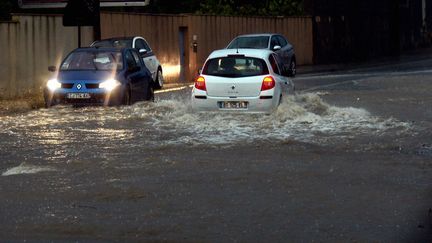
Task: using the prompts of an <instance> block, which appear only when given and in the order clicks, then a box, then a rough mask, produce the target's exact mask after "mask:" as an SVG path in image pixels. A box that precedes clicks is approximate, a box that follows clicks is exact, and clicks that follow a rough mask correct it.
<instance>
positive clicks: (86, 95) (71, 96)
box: [66, 93, 90, 99]
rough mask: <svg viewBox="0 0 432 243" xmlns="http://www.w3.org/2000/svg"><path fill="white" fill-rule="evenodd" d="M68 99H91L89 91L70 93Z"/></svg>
mask: <svg viewBox="0 0 432 243" xmlns="http://www.w3.org/2000/svg"><path fill="white" fill-rule="evenodd" d="M66 97H67V98H68V99H90V94H89V93H68V94H67V95H66Z"/></svg>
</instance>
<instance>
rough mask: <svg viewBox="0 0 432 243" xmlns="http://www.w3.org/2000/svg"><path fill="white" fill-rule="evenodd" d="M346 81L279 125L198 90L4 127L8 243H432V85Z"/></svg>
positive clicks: (312, 95) (303, 95)
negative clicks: (194, 100)
mask: <svg viewBox="0 0 432 243" xmlns="http://www.w3.org/2000/svg"><path fill="white" fill-rule="evenodd" d="M339 78H340V79H341V80H338V79H339ZM351 78H353V80H351ZM338 79H336V78H334V77H331V78H327V79H325V78H321V77H320V76H316V77H303V78H299V80H298V83H297V84H298V85H297V84H296V85H297V87H300V90H303V92H299V93H297V94H296V95H295V96H290V97H284V99H283V102H282V104H281V105H280V107H279V109H278V110H277V111H276V112H274V113H273V114H271V115H260V114H238V113H196V112H193V111H192V110H191V105H190V102H189V98H190V90H182V91H176V92H172V93H167V94H158V95H157V100H156V102H155V103H148V102H141V103H137V104H134V105H132V106H128V107H86V108H73V107H67V106H58V107H53V108H50V109H39V110H32V111H22V110H24V109H22V110H21V111H19V112H16V113H14V112H8V113H4V114H2V115H0V160H1V161H0V195H1V198H2V200H0V241H2V240H4V241H6V242H14V241H18V240H21V241H26V240H27V241H32V240H34V241H60V242H71V241H84V242H95V241H100V242H107V241H121V242H134V241H137V242H143V241H155V242H158V241H163V242H178V241H184V242H188V241H194V242H195V241H198V242H227V241H234V242H235V241H242V242H286V241H287V239H289V240H292V241H295V242H312V241H322V242H351V241H358V242H373V241H388V242H430V240H429V241H427V240H426V241H425V240H424V239H432V225H431V223H430V222H432V221H431V217H432V216H431V213H430V212H431V210H430V208H431V205H432V204H431V202H432V197H431V195H432V194H431V188H432V179H431V176H430V174H431V172H432V168H431V167H430V165H431V164H432V140H431V138H432V132H431V131H432V129H431V128H432V122H431V121H432V113H431V109H430V107H432V100H431V99H430V90H431V88H432V75H430V73H424V72H422V73H415V74H412V73H410V74H405V76H401V75H393V76H389V75H388V74H384V75H381V76H380V74H379V73H374V74H373V75H369V76H366V75H353V76H351V75H344V76H341V77H338ZM339 82H340V83H339ZM419 237H420V238H419ZM419 239H420V240H419Z"/></svg>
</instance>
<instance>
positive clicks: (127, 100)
mask: <svg viewBox="0 0 432 243" xmlns="http://www.w3.org/2000/svg"><path fill="white" fill-rule="evenodd" d="M122 104H123V105H131V104H132V102H131V91H130V87H129V86H128V87H127V88H126V90H125V93H124V94H123V102H122Z"/></svg>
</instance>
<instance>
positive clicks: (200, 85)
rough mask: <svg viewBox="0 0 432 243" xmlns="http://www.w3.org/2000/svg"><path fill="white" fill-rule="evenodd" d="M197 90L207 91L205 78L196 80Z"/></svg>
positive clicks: (200, 77)
mask: <svg viewBox="0 0 432 243" xmlns="http://www.w3.org/2000/svg"><path fill="white" fill-rule="evenodd" d="M195 88H196V89H199V90H203V91H207V88H206V83H205V78H204V77H203V76H199V77H198V78H197V79H196V80H195Z"/></svg>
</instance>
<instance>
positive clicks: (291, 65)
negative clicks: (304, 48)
mask: <svg viewBox="0 0 432 243" xmlns="http://www.w3.org/2000/svg"><path fill="white" fill-rule="evenodd" d="M236 48H251V49H269V50H272V51H274V52H275V53H277V54H278V56H279V57H280V60H281V63H282V66H283V68H284V71H285V73H286V74H287V75H288V76H292V77H294V76H295V75H296V73H297V62H296V56H295V52H294V46H293V45H292V44H291V43H289V42H288V41H287V40H286V38H285V37H284V36H282V35H280V34H249V35H240V36H237V37H236V38H234V39H233V40H232V41H231V42H230V44H229V45H228V46H227V48H226V49H236Z"/></svg>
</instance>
